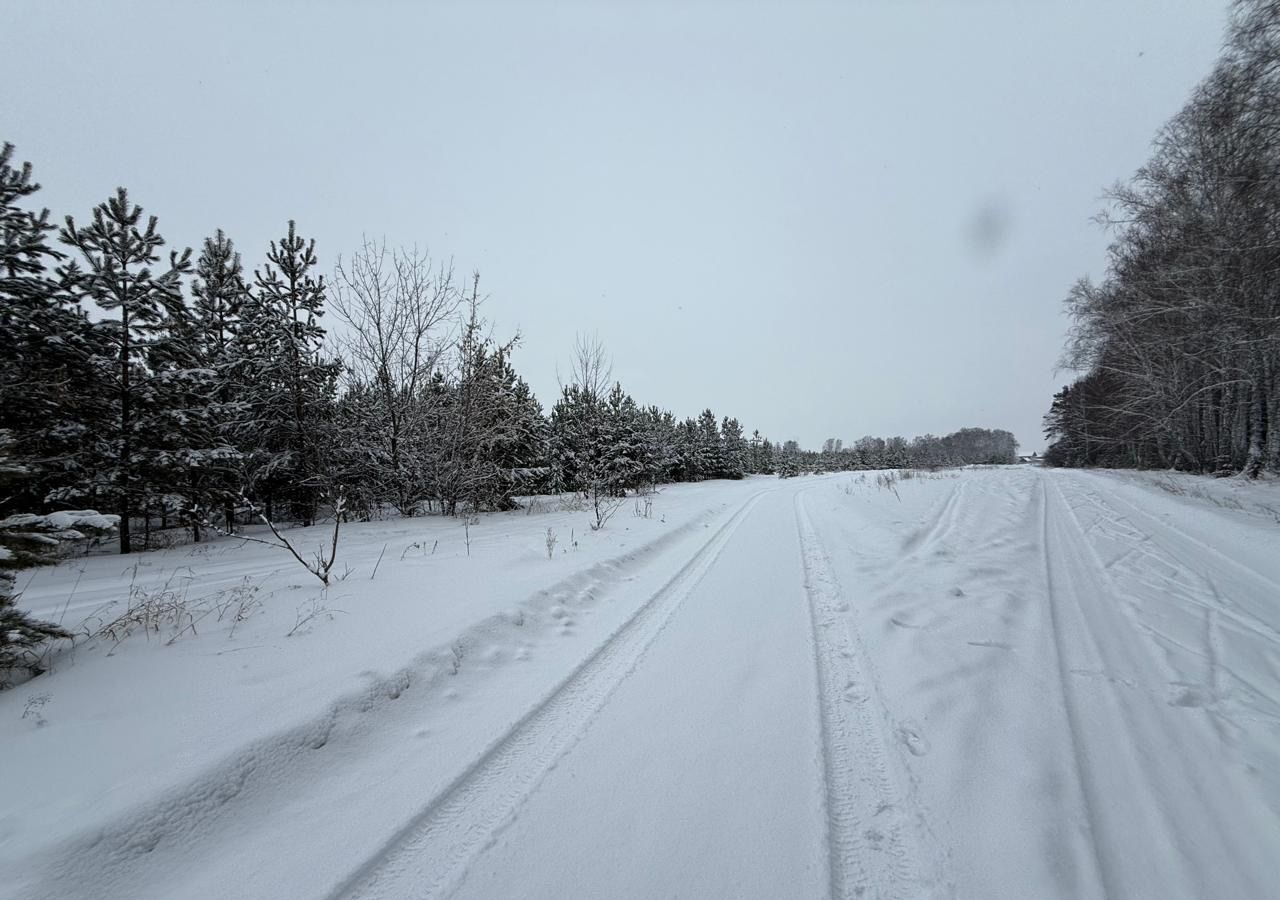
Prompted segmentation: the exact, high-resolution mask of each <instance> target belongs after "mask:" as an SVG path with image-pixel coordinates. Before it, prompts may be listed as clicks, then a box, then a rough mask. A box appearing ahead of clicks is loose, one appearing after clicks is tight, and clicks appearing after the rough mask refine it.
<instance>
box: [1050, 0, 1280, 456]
mask: <svg viewBox="0 0 1280 900" xmlns="http://www.w3.org/2000/svg"><path fill="white" fill-rule="evenodd" d="M1109 200H1110V201H1111V211H1110V213H1108V214H1107V216H1106V217H1105V218H1106V220H1107V221H1108V222H1109V223H1110V224H1111V225H1113V226H1114V227H1115V228H1116V229H1117V231H1116V237H1115V241H1114V242H1113V244H1112V245H1111V248H1110V251H1109V254H1108V266H1107V272H1106V276H1105V278H1104V279H1103V280H1102V282H1101V283H1100V284H1094V283H1092V282H1090V281H1089V280H1087V279H1086V280H1082V281H1080V282H1078V283H1077V284H1076V285H1075V287H1073V288H1072V290H1071V293H1070V295H1069V297H1068V299H1067V308H1068V311H1069V312H1070V314H1071V315H1072V316H1073V318H1074V321H1075V325H1074V328H1073V330H1072V333H1071V336H1070V339H1069V341H1068V345H1067V350H1066V354H1065V357H1064V364H1065V365H1066V366H1067V367H1068V368H1071V369H1075V370H1079V371H1084V372H1085V373H1086V374H1085V375H1084V376H1083V377H1081V378H1079V379H1078V380H1077V381H1075V382H1074V383H1073V384H1071V385H1069V386H1067V387H1065V388H1063V390H1062V391H1060V392H1059V393H1058V394H1057V395H1056V396H1055V397H1054V399H1053V404H1052V407H1051V409H1050V411H1049V414H1048V415H1047V416H1046V417H1045V432H1046V437H1047V438H1048V439H1049V440H1050V441H1051V446H1050V447H1049V449H1048V451H1047V452H1046V454H1045V461H1046V462H1047V463H1049V464H1053V465H1064V466H1127V467H1161V468H1169V467H1173V468H1179V469H1185V470H1188V471H1193V472H1222V473H1231V472H1245V473H1247V474H1248V475H1249V476H1251V477H1257V476H1258V475H1259V474H1261V473H1262V472H1263V471H1266V470H1270V471H1273V472H1277V471H1280V2H1276V0H1239V2H1237V3H1236V4H1235V6H1234V8H1233V15H1232V21H1231V24H1230V27H1229V29H1228V33H1227V40H1226V44H1225V47H1224V51H1223V54H1222V56H1221V58H1220V59H1219V61H1218V63H1217V66H1216V67H1215V68H1214V70H1213V72H1212V73H1211V74H1210V75H1209V77H1208V78H1206V79H1205V80H1204V81H1203V82H1202V83H1201V84H1200V85H1199V87H1198V88H1197V89H1196V91H1195V92H1194V94H1193V95H1192V97H1191V99H1190V101H1189V102H1188V103H1187V104H1186V106H1185V107H1184V108H1183V109H1182V110H1181V112H1179V113H1178V115H1177V116H1175V117H1174V118H1173V119H1172V121H1170V122H1169V123H1168V124H1166V125H1165V126H1164V128H1163V129H1162V130H1161V131H1160V133H1159V134H1158V135H1157V136H1156V140H1155V151H1154V155H1153V156H1152V158H1151V160H1150V161H1149V162H1148V163H1147V164H1146V165H1145V166H1143V167H1142V169H1140V170H1139V171H1138V173H1137V174H1136V175H1135V176H1134V177H1133V178H1132V179H1131V180H1130V181H1129V182H1128V183H1127V184H1122V185H1120V186H1117V187H1116V188H1114V189H1113V190H1112V191H1111V192H1110V194H1109Z"/></svg>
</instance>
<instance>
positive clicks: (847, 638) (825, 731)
mask: <svg viewBox="0 0 1280 900" xmlns="http://www.w3.org/2000/svg"><path fill="white" fill-rule="evenodd" d="M953 497H954V495H953ZM795 510H796V527H797V529H798V530H799V534H800V547H801V552H802V555H803V562H804V580H805V592H806V594H807V595H808V601H809V615H810V621H811V624H812V627H813V652H814V656H815V662H816V667H817V680H818V692H819V709H820V710H821V723H820V726H821V732H822V757H823V770H824V777H825V781H826V806H827V843H828V864H829V866H830V891H831V896H832V897H833V898H835V900H847V898H861V897H877V898H898V897H922V896H931V895H933V891H932V890H931V889H932V888H935V887H936V880H935V879H933V878H929V877H926V874H928V875H932V874H933V873H932V872H926V871H922V865H921V860H920V850H921V847H922V841H921V840H920V838H919V835H917V834H915V833H914V832H913V831H912V828H911V822H912V820H913V819H914V820H916V821H917V822H919V821H920V820H922V818H923V817H922V816H921V815H920V813H919V811H918V810H913V809H912V808H911V807H912V806H913V805H914V803H913V801H912V799H911V798H909V797H907V796H906V795H905V792H903V791H901V790H899V789H898V787H897V785H896V779H895V777H894V774H893V772H892V771H891V768H890V766H891V762H890V757H889V751H888V750H887V747H888V741H886V737H885V732H884V729H883V728H881V727H879V726H878V725H877V718H878V716H877V713H876V711H875V709H876V708H877V707H878V708H879V709H883V701H882V699H881V697H880V695H879V691H878V689H877V687H876V685H875V683H874V680H873V679H872V678H871V677H869V674H868V673H869V671H870V669H869V665H868V664H867V662H866V661H865V650H864V648H863V646H862V641H861V639H860V637H859V636H858V635H857V633H856V631H853V630H851V628H850V627H848V626H847V625H846V623H845V620H844V618H843V614H845V613H847V612H848V609H849V607H848V604H847V603H845V602H844V600H843V599H842V598H841V592H840V586H839V583H838V582H837V581H836V577H835V574H834V572H833V571H832V569H831V564H830V562H829V560H828V558H827V555H826V552H825V551H824V550H823V548H822V544H821V541H820V539H819V537H818V535H817V532H816V530H815V529H814V527H813V523H812V521H811V520H810V519H809V515H808V513H807V512H806V510H805V507H804V501H803V499H802V497H801V495H800V494H797V495H796V500H795ZM886 718H887V716H886ZM896 737H897V738H898V739H899V740H900V741H901V742H902V743H903V745H904V746H906V748H907V749H908V750H909V751H910V752H911V753H913V754H916V755H920V754H922V753H925V752H928V745H927V743H926V742H925V740H924V738H923V736H922V735H921V734H920V733H919V731H918V729H917V728H915V727H914V726H913V725H912V724H911V723H902V724H901V725H900V726H898V729H897V735H896Z"/></svg>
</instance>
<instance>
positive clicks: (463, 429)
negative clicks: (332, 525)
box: [0, 144, 1016, 553]
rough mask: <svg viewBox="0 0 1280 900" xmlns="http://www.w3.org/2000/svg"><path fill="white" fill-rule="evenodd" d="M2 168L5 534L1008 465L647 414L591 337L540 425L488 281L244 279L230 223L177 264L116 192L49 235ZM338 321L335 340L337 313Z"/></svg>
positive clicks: (294, 272) (399, 257) (369, 257)
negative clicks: (23, 526)
mask: <svg viewBox="0 0 1280 900" xmlns="http://www.w3.org/2000/svg"><path fill="white" fill-rule="evenodd" d="M14 160H15V157H14V149H13V147H12V146H11V145H8V144H6V145H5V146H4V149H3V153H2V154H0V216H3V221H2V223H0V227H2V228H3V237H4V240H3V245H2V246H0V252H2V253H3V257H2V258H0V345H2V346H3V347H4V351H5V352H4V354H3V357H0V479H2V480H3V482H4V484H3V488H4V489H3V491H0V519H3V517H5V516H10V517H11V516H13V515H14V514H15V513H24V514H25V513H48V512H51V511H56V510H59V509H86V508H92V509H97V510H102V511H103V512H109V513H111V514H113V515H116V516H119V539H120V549H121V551H122V552H126V553H127V552H129V551H130V550H133V549H138V548H144V547H147V546H149V545H150V538H151V536H152V535H153V533H154V531H155V530H157V529H158V528H163V527H166V526H168V527H175V526H180V527H184V528H187V529H190V530H191V532H192V537H193V538H194V539H196V540H200V539H202V537H203V535H204V534H205V533H207V532H208V531H209V530H211V529H214V530H222V531H228V532H230V531H233V530H235V529H236V527H237V525H238V524H240V523H243V522H245V521H247V520H249V519H260V518H262V517H265V518H266V519H268V520H270V521H283V520H291V521H295V522H300V523H302V524H310V523H313V522H315V521H316V520H317V518H318V517H319V516H321V515H331V514H332V513H333V511H334V509H335V508H336V507H338V506H339V504H340V508H341V510H342V511H343V514H344V516H345V517H347V518H371V517H376V516H380V515H383V514H384V513H386V512H388V511H389V512H392V513H395V514H400V515H416V514H422V513H430V512H436V513H444V514H449V515H453V514H458V513H463V512H465V513H470V512H472V511H476V510H501V509H509V508H511V507H512V506H513V505H514V502H515V497H516V496H517V495H527V494H535V493H544V492H566V491H579V492H584V493H586V494H588V495H589V496H590V497H591V498H593V499H595V501H596V502H597V504H598V503H599V501H600V498H602V497H620V496H624V495H625V494H626V492H627V491H630V490H636V489H640V488H643V487H647V486H652V485H657V484H660V483H664V482H673V481H695V480H701V479H707V478H741V477H743V476H744V475H745V474H750V473H774V472H778V471H779V470H784V471H786V472H787V473H788V474H790V473H791V472H799V471H803V470H806V469H814V468H823V467H825V468H849V467H865V466H882V465H883V466H893V465H911V464H927V465H941V464H962V463H967V462H994V461H1003V462H1009V461H1013V451H1014V447H1015V446H1016V445H1015V444H1014V443H1013V440H1012V436H1011V435H1008V434H1007V432H984V431H982V430H981V429H966V431H964V432H960V433H958V434H957V435H953V436H951V437H949V438H946V439H943V438H933V437H929V436H926V437H925V438H918V439H916V441H914V442H912V443H908V442H906V441H905V440H904V439H902V438H892V439H890V440H889V441H887V442H886V441H884V440H880V439H873V438H865V439H863V440H862V441H859V442H858V444H857V445H856V446H855V447H853V448H850V450H848V451H843V452H840V448H836V451H835V452H832V448H830V447H828V448H827V450H828V451H829V452H828V453H826V454H822V455H821V457H822V458H819V455H817V454H804V453H802V452H801V451H800V448H799V447H798V446H796V445H795V444H794V442H789V443H788V444H787V445H785V446H777V445H775V444H773V443H772V442H770V441H769V440H768V439H767V438H763V437H761V436H760V434H759V432H755V433H753V434H751V435H750V436H747V435H746V434H745V433H744V429H743V427H742V425H741V424H740V423H739V421H738V420H737V419H735V418H732V417H728V416H725V417H723V418H720V417H717V416H716V415H715V414H714V413H713V412H712V411H711V410H710V409H706V410H704V411H703V412H702V413H701V415H699V416H698V417H696V418H684V419H680V418H677V417H676V416H675V415H674V414H673V413H671V412H670V411H668V410H666V409H662V408H659V407H657V406H643V405H641V404H639V403H637V402H636V401H635V400H634V399H633V398H632V397H631V396H630V395H629V394H628V393H627V392H626V391H625V390H624V389H623V387H622V386H621V385H620V384H618V383H616V382H614V381H613V380H612V377H611V367H610V365H609V361H608V358H607V355H606V353H605V351H604V349H603V347H602V346H601V345H600V344H599V343H598V342H597V341H595V340H594V339H584V338H579V339H578V341H577V343H576V345H575V347H574V353H573V359H572V362H571V365H570V372H569V377H567V378H566V379H565V381H566V382H567V383H566V384H565V385H564V386H563V388H562V390H561V393H560V396H559V397H558V398H557V399H556V401H555V404H554V405H553V406H552V408H551V410H550V413H549V414H544V412H543V408H542V406H541V405H540V404H539V402H538V400H537V399H536V398H535V397H534V395H533V393H532V391H531V390H530V389H529V386H528V384H527V383H526V382H525V381H524V380H523V379H522V378H521V377H520V375H519V374H518V373H517V372H516V370H515V368H514V367H513V363H512V357H513V352H514V350H515V348H516V340H514V339H512V340H507V341H500V340H497V339H495V338H494V337H493V336H492V333H491V329H490V326H489V325H488V323H486V322H485V321H484V319H483V318H482V317H481V315H480V300H481V297H480V293H479V284H478V276H473V277H472V278H470V279H467V280H466V282H465V283H459V282H458V280H457V279H456V278H455V275H454V273H453V272H452V270H451V269H450V268H449V267H448V266H442V265H436V264H433V263H432V262H431V261H430V259H429V258H428V257H427V256H426V255H424V254H420V253H417V252H414V251H405V250H397V249H388V248H387V247H386V246H385V245H383V244H375V243H366V244H365V245H364V246H362V247H361V248H360V249H359V250H358V251H357V252H356V253H354V254H353V255H351V256H350V257H348V258H344V259H342V260H340V261H339V262H338V264H337V266H336V267H335V270H334V273H333V276H332V278H328V279H327V278H325V277H324V276H323V275H321V274H320V273H319V271H318V269H319V262H318V258H317V255H316V249H315V244H314V241H312V240H308V239H306V238H304V237H303V236H302V235H301V234H299V233H298V231H297V229H296V228H295V226H294V223H292V222H290V223H289V225H288V228H287V231H286V233H285V234H284V235H282V236H281V237H280V238H279V239H278V240H276V241H274V242H272V243H271V245H270V247H269V248H268V249H267V251H266V254H265V259H263V260H261V261H260V263H259V264H258V265H256V266H255V267H254V268H252V269H249V268H247V267H246V266H245V265H244V264H243V263H242V261H241V257H240V254H239V252H238V251H237V249H236V248H235V246H234V245H233V243H232V241H231V239H230V238H229V237H228V236H226V235H225V234H223V233H222V232H218V233H217V234H215V235H213V236H212V237H210V238H208V239H207V240H205V242H204V246H203V247H202V248H201V252H200V253H199V255H198V256H195V255H194V254H192V252H191V251H190V250H182V251H179V252H169V253H164V252H163V250H164V247H165V242H164V239H163V238H162V236H161V233H160V231H159V227H158V224H157V221H156V219H155V218H154V217H150V218H147V217H144V216H143V211H142V209H140V208H139V207H138V206H137V205H136V204H134V203H133V202H132V200H131V199H130V198H129V196H128V194H127V193H126V191H125V190H124V189H120V190H118V192H117V193H116V194H115V195H114V196H111V197H109V198H108V199H107V200H106V201H105V202H103V203H102V204H100V205H99V206H97V207H95V208H94V209H93V210H92V211H91V213H90V215H89V217H88V219H86V220H80V219H77V218H73V217H67V218H66V220H65V223H64V224H63V225H62V226H61V227H58V226H55V225H54V224H53V223H52V222H51V221H50V217H49V212H48V211H47V210H44V211H40V212H36V211H34V210H33V209H30V208H28V207H27V203H28V198H29V197H30V196H31V195H32V194H33V193H35V192H36V191H37V190H38V185H37V184H36V183H35V181H34V180H33V174H32V169H31V166H30V165H29V164H22V165H19V164H17V163H16V162H15V161H14ZM326 312H328V313H330V314H331V315H332V316H334V317H336V318H337V320H338V321H339V322H340V323H341V327H339V328H337V329H335V334H336V336H335V335H326V331H325V329H324V328H323V327H322V326H321V321H322V317H323V316H324V315H325V314H326Z"/></svg>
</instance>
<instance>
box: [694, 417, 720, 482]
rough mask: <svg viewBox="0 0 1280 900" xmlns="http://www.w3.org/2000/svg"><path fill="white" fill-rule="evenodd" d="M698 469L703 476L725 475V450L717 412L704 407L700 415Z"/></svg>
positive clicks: (715, 476) (717, 476)
mask: <svg viewBox="0 0 1280 900" xmlns="http://www.w3.org/2000/svg"><path fill="white" fill-rule="evenodd" d="M697 446H698V450H697V453H698V469H699V473H700V475H701V477H703V478H721V477H723V476H724V471H725V468H724V450H723V448H722V447H721V445H720V427H719V425H717V424H716V414H715V413H713V412H712V411H711V410H710V409H704V410H703V411H702V414H701V415H699V416H698V445H697Z"/></svg>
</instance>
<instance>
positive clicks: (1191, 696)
mask: <svg viewBox="0 0 1280 900" xmlns="http://www.w3.org/2000/svg"><path fill="white" fill-rule="evenodd" d="M1212 702H1213V696H1212V695H1211V694H1210V693H1209V692H1208V691H1206V690H1205V689H1204V688H1202V687H1200V686H1198V685H1194V684H1179V683H1177V682H1174V683H1173V684H1171V685H1169V705H1170V706H1182V707H1185V708H1188V709H1199V708H1200V707H1202V706H1208V705H1209V704H1211V703H1212Z"/></svg>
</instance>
